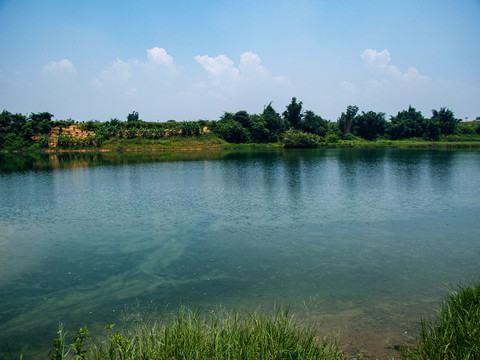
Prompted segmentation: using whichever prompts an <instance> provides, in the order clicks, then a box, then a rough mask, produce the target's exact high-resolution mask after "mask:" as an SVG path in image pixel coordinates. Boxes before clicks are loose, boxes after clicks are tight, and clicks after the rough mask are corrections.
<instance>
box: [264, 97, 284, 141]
mask: <svg viewBox="0 0 480 360" xmlns="http://www.w3.org/2000/svg"><path fill="white" fill-rule="evenodd" d="M260 117H261V118H262V120H263V121H264V122H265V127H266V128H267V129H268V131H269V134H270V138H269V141H278V138H279V136H280V134H281V133H282V132H284V131H285V128H286V126H285V122H284V120H283V119H282V118H281V117H280V114H278V113H277V112H276V111H275V109H274V108H273V107H272V103H270V104H268V106H266V107H265V109H264V110H263V113H262V115H260Z"/></svg>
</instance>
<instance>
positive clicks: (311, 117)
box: [301, 110, 328, 137]
mask: <svg viewBox="0 0 480 360" xmlns="http://www.w3.org/2000/svg"><path fill="white" fill-rule="evenodd" d="M301 129H302V130H303V131H305V132H307V133H311V134H316V135H319V136H323V137H325V136H326V135H327V131H328V121H326V120H323V119H322V117H321V116H319V115H316V114H315V113H314V112H313V111H310V110H307V111H305V114H304V115H303V120H302V122H301Z"/></svg>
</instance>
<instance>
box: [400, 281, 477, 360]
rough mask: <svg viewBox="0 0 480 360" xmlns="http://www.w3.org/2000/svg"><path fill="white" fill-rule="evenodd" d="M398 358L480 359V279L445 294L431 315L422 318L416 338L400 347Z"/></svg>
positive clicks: (417, 359)
mask: <svg viewBox="0 0 480 360" xmlns="http://www.w3.org/2000/svg"><path fill="white" fill-rule="evenodd" d="M402 357H403V359H406V360H420V359H462V360H464V359H472V360H473V359H480V282H478V283H476V284H472V285H468V286H465V287H461V286H460V287H458V288H457V289H454V290H452V291H451V292H450V293H449V294H448V295H447V296H445V298H444V299H443V302H442V304H441V306H440V308H439V309H438V310H437V312H436V314H435V316H434V317H432V318H428V319H422V321H421V332H420V338H419V339H418V340H417V341H416V344H415V345H413V346H409V347H407V348H405V349H404V351H403V354H402Z"/></svg>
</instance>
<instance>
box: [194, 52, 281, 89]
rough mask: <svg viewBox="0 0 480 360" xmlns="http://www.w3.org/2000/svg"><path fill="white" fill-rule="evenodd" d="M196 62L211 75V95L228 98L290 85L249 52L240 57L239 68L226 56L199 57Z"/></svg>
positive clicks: (196, 57)
mask: <svg viewBox="0 0 480 360" xmlns="http://www.w3.org/2000/svg"><path fill="white" fill-rule="evenodd" d="M195 60H196V61H197V63H198V64H199V65H201V66H202V67H203V68H204V69H205V70H206V71H207V72H208V73H209V75H210V80H211V81H210V83H209V84H208V86H209V87H210V94H212V95H215V96H217V97H220V98H227V97H228V96H232V95H235V94H238V93H242V92H251V91H252V90H253V89H254V88H256V89H257V90H261V89H265V90H266V89H267V88H271V87H272V85H275V84H276V85H279V84H283V85H285V84H288V83H289V79H288V78H287V77H284V76H273V75H272V74H271V73H270V72H269V71H268V70H267V69H266V68H265V67H264V66H263V65H261V62H262V60H261V59H260V57H259V56H258V55H257V54H254V53H252V52H250V51H247V52H245V53H243V54H241V55H240V62H239V64H238V67H236V66H235V63H234V61H233V60H232V59H230V58H228V57H227V56H226V55H218V56H216V57H210V56H208V55H202V56H200V55H197V56H195Z"/></svg>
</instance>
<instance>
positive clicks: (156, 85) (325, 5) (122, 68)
mask: <svg viewBox="0 0 480 360" xmlns="http://www.w3.org/2000/svg"><path fill="white" fill-rule="evenodd" d="M0 24H2V25H1V27H0V55H1V56H0V111H1V110H3V109H6V110H8V111H10V112H15V113H16V112H20V113H23V114H29V113H31V112H41V111H48V112H50V113H53V114H54V115H55V119H66V118H73V119H74V120H77V121H88V120H92V119H98V120H100V121H106V120H109V119H110V118H114V117H118V118H119V119H121V120H125V118H126V116H127V114H128V113H130V112H132V111H134V110H135V111H138V112H139V113H140V117H141V118H142V119H143V120H146V121H166V120H169V119H175V120H179V121H181V120H198V119H218V118H219V117H220V116H221V115H222V113H223V112H224V111H231V112H235V111H239V110H247V111H248V112H250V113H260V112H262V111H263V108H264V106H265V105H266V104H268V103H270V102H272V105H273V107H274V108H275V109H276V110H277V111H278V112H280V113H281V112H283V111H284V109H285V106H286V105H287V104H288V103H289V102H290V100H291V98H292V97H294V96H295V97H297V99H298V100H299V101H303V105H304V109H306V110H313V111H314V112H315V113H317V114H319V115H321V116H322V117H324V118H326V119H329V120H332V121H335V120H336V119H337V118H338V116H339V115H340V114H341V112H342V111H344V110H345V108H346V107H347V106H348V105H358V106H359V108H360V110H363V111H369V110H373V111H378V112H379V111H381V112H385V113H387V115H395V114H396V113H397V112H398V111H401V110H404V109H407V108H408V106H409V105H412V106H414V107H415V108H417V110H420V111H422V113H423V114H424V115H425V116H430V115H431V110H432V109H439V108H440V107H448V108H450V109H451V110H452V111H453V112H454V113H455V115H456V116H457V117H459V118H462V119H464V118H466V117H468V118H469V119H474V118H475V117H477V116H480V1H478V0H477V1H468V0H465V1H462V0H460V1H442V0H437V1H409V0H405V1H386V0H378V1H368V0H365V1H359V0H358V1H354V0H336V1H333V0H332V1H319V0H317V1H306V0H298V1H281V0H277V1H261V0H257V1H238V0H237V1H228V0H227V1H220V0H212V1H207V0H204V1H185V0H177V1H147V0H139V1H103V0H95V1H89V0H85V1H78V0H75V1H71V0H62V1H53V0H52V1H26V0H15V1H9V0H7V1H1V0H0Z"/></svg>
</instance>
